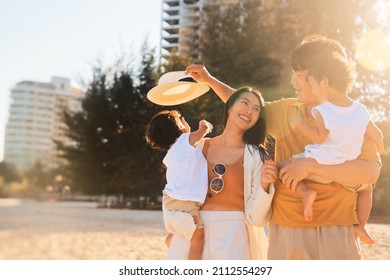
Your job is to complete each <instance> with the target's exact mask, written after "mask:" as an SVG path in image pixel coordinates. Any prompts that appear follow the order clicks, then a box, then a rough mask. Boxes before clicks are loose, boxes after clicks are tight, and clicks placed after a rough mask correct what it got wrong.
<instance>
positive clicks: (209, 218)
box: [164, 87, 277, 260]
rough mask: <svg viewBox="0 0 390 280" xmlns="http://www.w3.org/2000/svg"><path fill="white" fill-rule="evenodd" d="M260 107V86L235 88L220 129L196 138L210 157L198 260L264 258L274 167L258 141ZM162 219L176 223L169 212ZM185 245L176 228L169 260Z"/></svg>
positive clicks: (262, 124)
mask: <svg viewBox="0 0 390 280" xmlns="http://www.w3.org/2000/svg"><path fill="white" fill-rule="evenodd" d="M263 106H264V100H263V98H262V97H261V95H260V93H259V92H258V91H256V90H254V89H252V88H250V87H243V88H240V89H238V90H237V91H236V92H235V93H234V94H232V95H231V97H230V98H229V100H228V101H227V102H226V105H225V118H224V126H225V128H224V130H223V132H222V134H221V135H218V136H216V137H214V138H211V139H206V140H204V141H202V142H200V143H199V145H202V146H203V153H204V156H205V158H206V159H207V162H208V181H209V189H208V194H207V196H206V200H205V202H204V204H203V206H202V208H201V211H200V217H201V219H202V220H203V223H204V229H205V242H204V248H203V254H202V259H212V260H220V259H243V260H245V259H265V258H266V254H267V240H266V236H265V232H264V228H263V226H264V225H265V223H266V219H267V218H268V216H269V215H268V214H269V212H270V207H271V201H272V197H273V193H274V187H273V185H272V183H273V182H275V180H276V178H277V167H276V164H275V163H274V162H273V161H271V160H267V158H268V156H267V153H266V151H265V149H264V147H263V146H262V144H263V143H264V140H265V121H264V119H263V118H261V117H260V112H261V108H262V107H263ZM164 219H165V221H166V222H168V223H170V222H172V223H174V220H176V222H177V223H179V222H180V219H177V217H176V218H175V217H174V216H173V215H170V212H169V211H168V212H167V214H166V215H165V217H164ZM183 224H184V223H183ZM184 227H185V226H184V225H183V230H185V229H184ZM188 249H189V242H188V241H186V240H185V239H184V238H181V237H180V231H178V233H177V235H175V236H174V237H173V239H172V241H171V246H170V249H169V252H168V255H167V259H186V257H187V255H188Z"/></svg>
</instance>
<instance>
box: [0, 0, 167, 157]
mask: <svg viewBox="0 0 390 280" xmlns="http://www.w3.org/2000/svg"><path fill="white" fill-rule="evenodd" d="M160 28H161V0H109V1H108V0H1V9H0V41H1V44H0V161H2V160H3V157H4V135H5V126H6V122H7V118H8V114H9V113H8V112H9V107H10V101H11V99H10V89H11V88H12V87H14V86H15V84H16V83H18V82H20V81H23V80H32V81H38V82H50V79H51V77H52V76H60V77H67V78H70V79H71V84H72V86H74V87H78V88H80V87H81V86H80V83H79V81H80V77H81V78H83V79H87V80H88V79H90V77H91V69H92V65H94V62H96V61H97V59H99V60H101V61H102V62H103V65H106V66H109V65H111V64H113V63H114V61H115V59H116V58H118V56H119V55H120V54H122V53H123V52H132V53H134V54H136V55H139V53H140V47H141V45H142V44H143V43H144V42H145V40H147V41H148V43H149V45H150V47H155V48H156V51H159V46H160Z"/></svg>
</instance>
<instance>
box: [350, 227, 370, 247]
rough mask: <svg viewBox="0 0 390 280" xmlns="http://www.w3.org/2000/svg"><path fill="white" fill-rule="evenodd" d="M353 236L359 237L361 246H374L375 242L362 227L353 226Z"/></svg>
mask: <svg viewBox="0 0 390 280" xmlns="http://www.w3.org/2000/svg"><path fill="white" fill-rule="evenodd" d="M355 235H356V236H358V237H359V239H360V241H361V242H362V243H363V244H367V245H374V244H375V240H374V239H373V238H372V237H371V235H370V234H369V233H368V232H367V231H366V229H365V228H364V226H361V225H355Z"/></svg>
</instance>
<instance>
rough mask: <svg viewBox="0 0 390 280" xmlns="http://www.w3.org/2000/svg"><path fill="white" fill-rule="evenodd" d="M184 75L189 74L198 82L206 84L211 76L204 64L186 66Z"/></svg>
mask: <svg viewBox="0 0 390 280" xmlns="http://www.w3.org/2000/svg"><path fill="white" fill-rule="evenodd" d="M185 74H186V75H188V74H190V75H191V77H192V78H194V79H195V80H196V81H197V82H198V83H202V84H207V83H208V81H209V80H210V78H211V75H210V73H209V72H208V71H207V69H206V66H204V65H198V64H191V65H190V66H188V67H187V68H186V73H185Z"/></svg>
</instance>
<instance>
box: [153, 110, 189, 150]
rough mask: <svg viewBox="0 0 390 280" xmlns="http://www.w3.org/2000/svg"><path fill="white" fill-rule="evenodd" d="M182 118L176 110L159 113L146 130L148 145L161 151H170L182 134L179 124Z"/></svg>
mask: <svg viewBox="0 0 390 280" xmlns="http://www.w3.org/2000/svg"><path fill="white" fill-rule="evenodd" d="M180 117H181V115H180V112H179V111H176V110H164V111H161V112H159V113H157V114H156V115H155V116H154V117H153V118H152V119H151V121H150V122H149V124H148V127H147V128H146V133H145V138H146V144H147V145H149V146H150V147H151V148H153V149H156V150H159V151H168V150H169V148H170V147H171V146H172V145H173V144H174V143H175V142H176V139H177V138H179V136H180V135H181V134H182V132H181V130H180V128H179V126H178V122H177V121H178V120H179V119H180Z"/></svg>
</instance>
